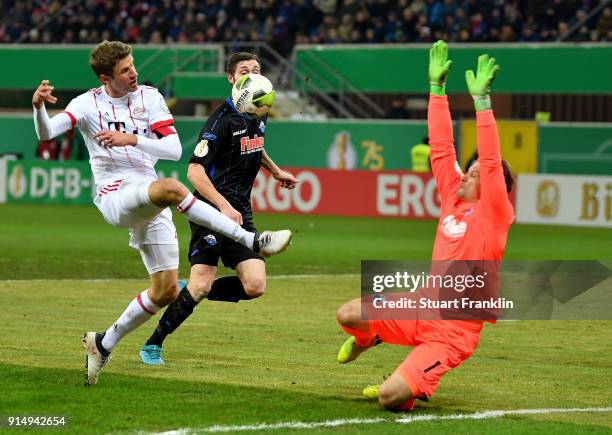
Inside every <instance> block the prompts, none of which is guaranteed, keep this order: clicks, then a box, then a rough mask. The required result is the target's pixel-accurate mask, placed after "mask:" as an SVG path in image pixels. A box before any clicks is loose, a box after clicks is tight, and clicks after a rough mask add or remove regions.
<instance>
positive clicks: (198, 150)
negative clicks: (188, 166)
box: [193, 139, 208, 157]
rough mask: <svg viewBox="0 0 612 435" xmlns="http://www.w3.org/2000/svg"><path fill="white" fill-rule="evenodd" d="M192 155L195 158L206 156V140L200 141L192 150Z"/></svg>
mask: <svg viewBox="0 0 612 435" xmlns="http://www.w3.org/2000/svg"><path fill="white" fill-rule="evenodd" d="M193 154H194V155H195V156H196V157H204V156H205V155H206V154H208V141H207V140H206V139H203V140H201V141H200V143H198V144H197V145H196V147H195V149H194V150H193Z"/></svg>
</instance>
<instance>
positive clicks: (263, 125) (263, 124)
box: [259, 121, 266, 134]
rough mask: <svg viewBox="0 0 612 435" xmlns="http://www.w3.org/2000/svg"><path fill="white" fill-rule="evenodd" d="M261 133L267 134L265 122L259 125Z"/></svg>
mask: <svg viewBox="0 0 612 435" xmlns="http://www.w3.org/2000/svg"><path fill="white" fill-rule="evenodd" d="M259 131H260V132H261V133H262V134H263V133H265V132H266V124H265V123H264V122H263V121H260V123H259Z"/></svg>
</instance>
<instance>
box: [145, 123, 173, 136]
mask: <svg viewBox="0 0 612 435" xmlns="http://www.w3.org/2000/svg"><path fill="white" fill-rule="evenodd" d="M151 131H152V132H154V133H159V134H160V135H162V136H164V137H165V136H168V135H170V134H176V129H175V128H174V119H165V120H163V121H158V122H156V123H155V124H152V125H151Z"/></svg>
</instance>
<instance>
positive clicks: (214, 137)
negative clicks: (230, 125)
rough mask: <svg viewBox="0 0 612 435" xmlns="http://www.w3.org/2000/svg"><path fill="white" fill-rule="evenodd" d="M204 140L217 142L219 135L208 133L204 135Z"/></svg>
mask: <svg viewBox="0 0 612 435" xmlns="http://www.w3.org/2000/svg"><path fill="white" fill-rule="evenodd" d="M202 139H206V140H217V135H216V134H214V133H209V132H206V133H204V134H203V135H202Z"/></svg>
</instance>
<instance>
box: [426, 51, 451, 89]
mask: <svg viewBox="0 0 612 435" xmlns="http://www.w3.org/2000/svg"><path fill="white" fill-rule="evenodd" d="M452 64H453V62H452V61H450V60H448V46H447V45H446V42H444V41H437V42H435V43H434V45H433V46H432V47H431V48H430V49H429V83H430V84H432V85H435V86H444V84H445V83H446V78H447V77H448V72H449V71H450V68H451V65H452Z"/></svg>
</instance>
